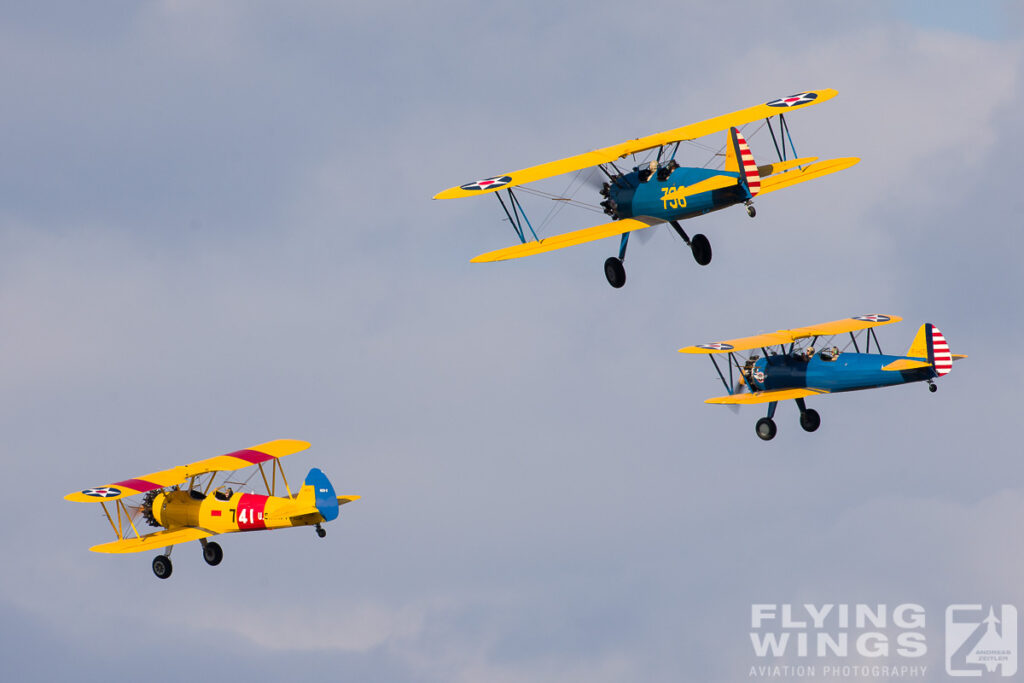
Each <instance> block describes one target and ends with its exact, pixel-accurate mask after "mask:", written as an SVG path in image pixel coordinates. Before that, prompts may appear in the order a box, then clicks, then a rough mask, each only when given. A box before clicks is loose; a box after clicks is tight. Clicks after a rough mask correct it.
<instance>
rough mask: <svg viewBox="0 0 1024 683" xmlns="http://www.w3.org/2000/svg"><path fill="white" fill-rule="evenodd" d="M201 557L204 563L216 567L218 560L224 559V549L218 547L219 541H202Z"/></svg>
mask: <svg viewBox="0 0 1024 683" xmlns="http://www.w3.org/2000/svg"><path fill="white" fill-rule="evenodd" d="M203 559H204V560H206V564H208V565H210V566H211V567H216V566H217V565H218V564H220V561H221V560H223V559H224V549H223V548H221V547H220V543H215V542H213V541H210V542H209V543H204V544H203Z"/></svg>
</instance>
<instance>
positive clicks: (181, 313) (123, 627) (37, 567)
mask: <svg viewBox="0 0 1024 683" xmlns="http://www.w3.org/2000/svg"><path fill="white" fill-rule="evenodd" d="M0 16H2V21H0V89H2V92H3V106H2V107H0V150H2V153H0V319H2V320H3V323H4V324H3V334H0V351H2V357H3V358H4V359H5V362H4V364H3V368H4V371H3V378H4V382H3V383H4V387H5V391H4V392H3V393H2V399H3V410H2V412H0V415H2V417H0V420H2V421H3V424H2V428H3V433H4V435H5V448H4V452H3V456H2V457H3V463H4V465H5V477H4V478H5V481H6V482H7V493H6V495H4V496H3V497H2V500H3V503H2V507H0V509H2V510H3V512H4V515H3V517H4V522H3V524H2V525H0V541H2V544H3V547H4V548H5V551H4V556H3V557H4V562H3V569H2V570H0V657H2V661H3V663H4V670H5V673H4V678H5V680H12V681H13V680H24V681H35V680H38V681H50V680H69V679H71V678H75V679H77V680H97V681H99V680H110V679H111V678H116V679H123V678H137V679H141V678H142V677H145V679H146V680H153V681H165V680H166V681H171V680H180V679H181V677H182V676H186V675H187V676H203V677H209V678H210V680H218V679H223V678H224V677H225V676H232V677H237V678H238V679H239V680H241V679H242V678H243V677H244V678H248V679H252V678H257V679H268V678H270V677H282V676H288V677H289V678H291V679H296V678H298V679H309V678H311V677H312V676H313V675H317V676H321V677H324V676H325V677H330V678H332V679H336V680H349V681H425V682H433V681H457V682H462V681H484V680H486V681H500V682H508V683H519V682H523V681H542V680H543V681H550V680H559V681H581V682H582V681H586V682H588V683H603V682H605V681H609V682H610V681H623V682H625V681H683V680H707V681H736V680H741V679H743V678H746V677H747V674H748V670H749V667H750V665H751V664H756V663H758V662H757V661H756V658H755V657H754V656H753V652H752V650H751V644H750V638H749V631H750V613H751V603H802V602H813V603H818V604H821V603H856V602H867V603H872V604H874V603H888V604H898V603H903V602H915V603H919V604H922V605H924V606H925V607H926V608H927V610H928V619H929V621H928V624H927V629H926V632H927V635H928V643H929V649H928V654H927V655H926V656H925V657H924V658H922V660H921V663H923V664H927V665H928V666H930V667H932V669H933V670H934V671H935V672H936V673H938V672H939V671H940V670H941V669H942V666H943V659H942V658H943V653H942V647H941V645H942V634H943V632H942V614H943V610H944V609H945V606H946V605H948V604H950V603H954V602H993V603H997V604H998V603H1011V604H1016V605H1018V606H1019V607H1022V608H1024V584H1022V583H1021V581H1020V576H1021V574H1022V571H1024V552H1022V550H1021V549H1020V545H1019V543H1017V542H1016V539H1017V538H1018V537H1019V520H1020V519H1021V518H1022V516H1024V462H1022V458H1021V457H1020V456H1021V448H1020V436H1019V430H1018V429H1017V427H1018V426H1019V424H1020V422H1019V407H1018V406H1019V402H1018V399H1019V396H1018V394H1019V387H1020V386H1021V385H1022V383H1024V369H1022V365H1021V363H1020V362H1019V360H1018V359H1016V358H1015V356H1014V349H1015V347H1016V345H1017V344H1016V342H1017V341H1018V340H1019V339H1020V337H1021V335H1022V334H1024V320H1022V316H1021V313H1020V310H1021V309H1020V303H1019V300H1020V297H1021V294H1022V292H1024V269H1022V268H1021V266H1020V253H1021V250H1022V248H1024V242H1022V239H1021V237H1020V222H1021V218H1020V216H1021V213H1022V211H1024V194H1022V193H1021V192H1020V190H1019V188H1016V187H1015V186H1016V184H1017V182H1018V180H1019V177H1020V173H1019V170H1018V169H1017V166H1018V164H1017V163H1016V161H1015V158H1016V156H1018V155H1019V151H1020V144H1019V142H1018V137H1019V135H1020V130H1019V128H1020V114H1019V112H1020V111H1021V107H1022V106H1024V95H1022V83H1021V78H1022V68H1024V13H1022V12H1021V10H1020V8H1019V6H1017V5H1016V4H1015V3H1010V2H1005V3H1000V2H993V3H981V4H972V5H968V4H966V3H954V2H940V3H925V2H896V3H865V4H861V3H841V2H821V3H813V4H811V3H802V2H783V3H724V4H723V3H700V4H697V3H689V2H686V3H681V2H660V1H652V2H645V3H642V4H636V5H635V6H631V4H630V3H622V2H605V1H603V0H589V1H588V2H570V3H551V2H532V1H527V2H517V3H506V4H493V3H491V4H486V5H481V4H479V3H462V2H433V3H397V2H373V3H371V2H358V1H353V2H347V3H327V2H298V3H242V2H225V3H211V2H200V1H194V2H193V1H171V0H168V1H166V2H146V3H136V4H129V3H99V4H97V3H64V4H48V3H28V2H26V3H8V4H6V5H5V7H4V9H3V10H2V15H0ZM818 88H835V89H836V90H838V92H839V95H838V96H837V97H836V98H835V99H833V100H831V101H829V102H827V103H825V104H823V105H822V106H820V107H813V108H810V109H805V110H802V111H799V112H794V113H793V114H792V116H791V117H790V118H789V123H790V126H791V128H792V133H793V137H794V142H795V144H796V148H797V150H798V151H799V152H800V154H801V155H803V156H819V157H821V158H831V157H836V156H859V157H861V158H862V162H861V163H860V164H859V165H857V166H855V167H853V168H851V169H849V170H846V171H843V172H842V173H840V174H836V175H833V176H829V177H827V178H824V179H822V180H819V181H815V182H813V183H807V184H803V185H799V186H797V187H795V188H793V189H790V190H787V191H785V192H779V193H775V194H771V195H768V196H765V197H764V198H762V199H759V200H758V201H757V207H758V215H757V218H756V219H754V220H750V219H748V218H747V216H746V215H745V213H744V211H743V210H742V208H734V209H731V210H727V211H722V212H719V213H716V214H713V215H710V216H707V217H704V218H701V219H698V220H695V221H692V222H690V223H688V224H687V226H686V227H687V228H688V230H689V231H690V233H691V234H693V233H694V232H702V233H704V234H706V235H707V236H708V237H709V239H710V240H711V243H712V245H713V247H714V262H713V263H712V264H711V265H710V266H709V267H707V268H700V267H698V266H697V265H696V264H695V263H694V262H693V259H692V257H691V256H690V253H689V251H688V250H687V249H686V248H685V246H684V245H683V244H682V242H681V240H679V239H678V238H677V237H676V236H675V235H673V234H672V233H671V231H669V230H666V229H664V228H658V229H657V230H656V231H655V232H654V234H653V236H652V238H651V239H650V240H649V241H648V242H647V243H646V244H641V243H639V241H636V242H634V243H633V244H631V246H630V251H629V255H628V258H627V261H626V269H627V273H628V276H629V282H628V284H627V285H626V286H625V288H623V289H621V290H613V289H612V288H610V287H609V286H608V285H607V283H606V282H605V280H604V276H603V271H602V263H603V261H604V259H605V258H607V257H608V256H610V255H613V254H614V253H616V252H617V247H618V242H617V241H616V240H614V239H613V240H606V241H602V242H597V243H593V244H589V245H585V246H580V247H577V248H573V249H567V250H564V251H560V252H556V253H552V254H547V255H543V256H538V257H536V258H532V259H525V260H521V261H511V262H505V263H497V264H470V263H469V259H470V258H471V257H473V256H474V255H476V254H478V253H481V252H484V251H489V250H491V249H496V248H499V247H503V246H507V245H509V244H512V243H513V240H514V234H513V232H512V230H511V229H510V226H509V225H508V224H507V222H504V221H502V220H501V218H502V217H503V214H502V213H501V211H500V207H499V206H498V205H497V203H496V202H493V200H491V199H489V198H479V199H476V200H458V201H442V202H437V201H432V200H431V197H432V196H433V195H434V194H435V193H436V192H438V191H440V190H442V189H444V188H447V187H449V186H452V185H456V184H461V183H464V182H468V181H470V180H473V179H476V178H482V177H487V176H490V175H494V174H496V173H500V172H503V171H509V170H512V169H517V168H522V167H524V166H528V165H532V164H536V163H541V162H544V161H548V160H551V159H555V158H559V157H562V156H568V155H572V154H578V153H581V152H584V151H587V150H590V149H593V148H596V147H601V146H605V145H609V144H613V143H615V142H620V141H622V140H624V139H627V138H633V137H637V136H641V135H646V134H649V133H653V132H656V131H660V130H664V129H668V128H672V127H676V126H679V125H683V124H685V123H689V122H693V121H697V120H701V119H704V118H708V117H711V116H715V115H718V114H721V113H725V112H729V111H733V110H736V109H740V108H743V107H747V106H751V105H754V104H757V103H760V102H764V101H767V100H769V99H773V98H775V97H779V96H784V95H789V94H791V93H794V92H799V91H802V90H808V89H818ZM723 141H724V134H722V135H720V136H718V137H712V138H709V139H708V140H706V141H705V142H706V143H707V144H709V145H712V146H718V145H719V144H721V142H723ZM750 144H751V148H752V150H753V152H754V155H755V157H756V158H758V159H759V160H760V159H765V160H772V159H773V158H774V157H773V149H772V147H771V141H770V138H769V137H768V136H766V135H764V132H762V133H761V134H759V135H756V136H753V137H752V138H751V140H750ZM682 154H683V160H684V162H685V163H692V164H694V165H702V164H703V163H704V162H706V161H707V156H708V155H707V153H706V152H704V151H702V150H700V149H696V148H692V147H686V146H684V148H683V150H682ZM567 180H568V179H562V182H563V183H564V182H566V181H567ZM563 187H564V185H563ZM556 191H560V189H559V190H556ZM581 198H585V197H582V196H581ZM526 206H527V210H528V211H531V217H532V216H534V215H537V216H543V215H545V214H546V213H547V211H548V206H546V205H545V204H544V203H543V202H542V201H541V200H537V199H531V200H530V201H528V202H527V204H526ZM601 219H602V216H600V215H599V214H593V213H589V212H586V211H580V210H572V209H569V208H566V209H565V210H563V211H562V212H560V213H559V214H558V215H557V217H556V218H555V220H554V221H552V222H551V223H550V224H549V225H546V226H545V228H544V234H554V233H555V232H558V231H560V230H561V229H565V230H569V229H575V228H579V227H585V226H586V225H593V224H596V223H600V222H601ZM863 313H889V314H896V315H900V316H902V317H903V318H904V322H903V323H901V324H899V325H894V326H890V327H885V328H882V329H880V330H879V332H878V336H879V338H880V340H881V341H882V344H883V348H884V349H885V350H886V351H888V352H892V353H902V352H903V351H905V350H906V348H907V347H908V346H909V345H910V342H911V340H912V338H913V336H914V333H915V331H916V329H917V327H918V325H920V324H921V323H923V322H932V323H934V324H936V325H937V326H939V327H940V328H941V329H942V331H943V332H944V333H945V335H946V337H947V339H948V340H949V342H950V345H951V347H952V350H953V352H954V353H967V354H969V355H970V358H969V359H968V360H966V361H963V362H961V363H957V365H956V367H955V369H954V371H953V372H952V373H951V374H950V375H949V376H947V377H945V378H943V379H942V380H940V381H939V383H938V384H939V391H938V392H937V393H935V394H929V393H928V392H927V390H926V387H925V386H924V385H923V384H920V385H911V386H907V387H899V388H893V389H886V390H881V391H872V392H860V393H854V394H847V395H842V396H833V397H825V398H822V399H820V400H816V401H813V402H812V404H811V405H812V406H813V407H815V408H816V409H817V410H818V411H819V412H820V413H821V416H822V425H821V428H820V429H819V430H818V431H817V432H816V433H814V434H807V433H805V432H803V431H802V430H801V429H800V427H799V425H798V421H797V411H796V409H795V408H794V407H793V405H792V404H785V405H781V406H780V407H779V411H778V414H777V416H776V420H777V422H778V424H779V433H778V436H777V437H776V439H775V440H774V441H772V442H770V443H763V442H761V441H760V440H759V439H757V437H756V436H755V434H754V429H753V425H754V422H755V420H756V419H757V418H758V417H760V416H761V415H762V414H763V411H762V410H761V409H759V408H745V409H743V410H742V411H741V412H740V413H739V415H738V416H737V415H734V414H733V413H731V412H730V411H729V410H727V409H725V408H723V407H720V406H709V405H705V404H704V403H703V402H702V401H703V399H704V398H707V397H709V396H715V395H719V394H720V393H721V390H722V388H721V385H720V384H719V383H718V381H717V378H716V376H715V374H714V370H713V368H712V367H711V366H710V363H708V362H707V361H706V360H705V359H704V358H700V357H694V356H684V355H681V354H679V353H677V352H676V350H677V349H678V348H679V347H681V346H684V345H688V344H694V343H701V342H706V341H713V340H717V339H722V338H728V337H735V336H745V335H749V334H755V333H757V332H760V331H772V330H775V329H778V328H785V327H795V326H803V325H808V324H812V323H815V322H820V321H826V320H833V319H836V318H841V317H846V316H849V315H857V314H863ZM274 438H299V439H305V440H308V441H310V442H312V444H313V446H312V448H311V449H310V450H309V451H307V452H305V453H303V454H301V455H296V456H293V457H291V458H288V459H287V460H286V461H285V467H286V471H287V472H288V473H289V474H290V478H291V481H293V482H294V481H297V480H301V478H302V477H304V476H305V473H306V472H307V471H308V469H309V468H311V467H320V468H321V469H323V470H324V471H325V472H326V473H327V474H328V476H329V477H330V478H331V480H332V481H333V483H334V485H335V488H336V489H337V490H338V493H339V494H346V493H356V494H361V495H362V496H363V498H362V500H360V501H358V502H356V503H353V504H352V505H349V506H345V507H344V508H343V509H342V514H341V516H340V518H339V519H338V520H337V521H336V522H333V523H331V524H330V525H328V526H327V530H328V535H327V537H326V539H324V540H320V539H318V538H316V536H315V534H314V533H313V531H312V530H311V529H295V530H287V531H281V532H276V533H266V534H242V535H235V536H227V537H224V538H222V539H220V542H221V544H222V546H223V547H224V550H225V559H224V562H223V563H222V564H221V565H220V566H219V567H216V568H211V567H208V566H206V565H205V564H204V563H203V562H202V560H201V556H200V552H199V547H198V545H197V544H187V545H184V546H178V547H177V549H176V550H175V552H174V554H173V555H172V559H173V560H174V562H175V571H174V576H173V577H172V578H171V579H170V580H168V581H159V580H157V579H156V578H155V577H154V576H153V574H152V572H151V570H150V562H151V560H152V556H153V555H152V554H150V553H140V554H137V555H124V556H114V555H101V554H96V553H90V552H88V550H87V549H88V548H89V547H90V546H91V545H94V544H96V543H100V542H104V541H107V540H111V532H110V528H109V526H108V525H107V523H106V521H105V519H104V518H103V517H102V515H101V513H100V511H99V510H98V509H96V506H84V505H75V504H72V503H68V502H65V501H63V500H62V499H61V497H62V496H63V495H64V494H65V493H68V492H70V491H73V490H78V489H82V488H84V487H88V486H94V485H98V484H104V483H109V482H111V481H117V480H119V479H124V478H128V477H133V476H138V475H141V474H144V473H147V472H152V471H155V470H160V469H164V468H167V467H172V466H174V465H177V464H183V463H186V462H189V461H192V460H196V459H201V458H206V457H210V456H212V455H217V454H220V453H225V452H229V451H232V450H236V449H238V448H243V447H246V446H250V445H254V444H258V443H261V442H264V441H267V440H270V439H274ZM929 680H936V679H935V678H931V677H929Z"/></svg>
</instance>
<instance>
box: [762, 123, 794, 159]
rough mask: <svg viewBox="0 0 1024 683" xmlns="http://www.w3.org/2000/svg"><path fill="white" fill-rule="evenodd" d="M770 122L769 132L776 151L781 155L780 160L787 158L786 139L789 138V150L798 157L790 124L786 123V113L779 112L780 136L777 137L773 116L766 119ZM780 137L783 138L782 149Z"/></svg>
mask: <svg viewBox="0 0 1024 683" xmlns="http://www.w3.org/2000/svg"><path fill="white" fill-rule="evenodd" d="M764 122H765V123H767V124H768V132H769V133H771V134H772V143H773V144H774V145H775V153H776V154H778V155H779V161H785V160H786V140H787V139H788V140H789V151H790V153H791V154H792V155H793V158H794V159H796V158H797V154H796V146H795V145H794V144H793V136H792V135H790V134H789V124H787V123H786V115H785V114H779V137H778V138H776V137H775V129H774V128H772V117H770V116H769V117H768V118H766V119H765V120H764ZM779 139H781V140H782V149H781V150H780V149H779Z"/></svg>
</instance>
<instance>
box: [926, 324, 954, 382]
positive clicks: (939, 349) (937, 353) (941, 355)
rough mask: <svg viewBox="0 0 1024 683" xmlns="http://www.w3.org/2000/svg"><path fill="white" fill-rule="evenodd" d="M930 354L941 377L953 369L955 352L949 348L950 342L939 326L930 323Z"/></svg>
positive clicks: (936, 371)
mask: <svg viewBox="0 0 1024 683" xmlns="http://www.w3.org/2000/svg"><path fill="white" fill-rule="evenodd" d="M928 355H929V356H930V358H929V360H930V361H931V362H932V365H933V366H935V373H936V374H937V375H938V376H939V377H942V376H943V375H948V374H949V372H950V371H951V370H952V369H953V354H952V353H951V352H950V350H949V343H948V342H947V341H946V337H944V336H943V334H942V332H940V331H939V328H937V327H935V325H932V324H930V323H929V324H928Z"/></svg>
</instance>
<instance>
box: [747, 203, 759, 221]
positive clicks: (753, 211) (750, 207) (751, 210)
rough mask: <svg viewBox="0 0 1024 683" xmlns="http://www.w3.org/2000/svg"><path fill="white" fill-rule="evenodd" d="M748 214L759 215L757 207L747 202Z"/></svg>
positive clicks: (751, 215)
mask: <svg viewBox="0 0 1024 683" xmlns="http://www.w3.org/2000/svg"><path fill="white" fill-rule="evenodd" d="M747 215H748V216H750V217H751V218H753V217H754V216H756V215H757V209H755V208H754V205H753V204H747Z"/></svg>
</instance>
